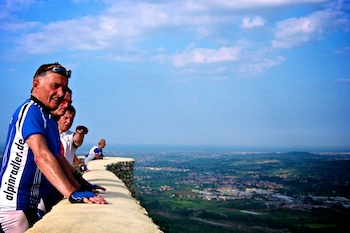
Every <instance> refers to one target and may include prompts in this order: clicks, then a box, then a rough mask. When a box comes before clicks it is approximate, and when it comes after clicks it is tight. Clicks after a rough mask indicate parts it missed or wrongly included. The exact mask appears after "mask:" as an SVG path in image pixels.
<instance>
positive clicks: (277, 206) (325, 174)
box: [135, 153, 350, 233]
mask: <svg viewBox="0 0 350 233" xmlns="http://www.w3.org/2000/svg"><path fill="white" fill-rule="evenodd" d="M148 156H152V159H151V161H152V162H143V161H142V160H140V162H136V167H135V186H136V189H137V193H138V198H139V200H140V202H141V204H142V205H143V206H144V207H145V208H146V209H147V211H148V212H149V215H150V216H151V217H152V219H153V220H154V222H155V223H156V224H158V225H159V226H160V227H161V229H162V230H163V231H164V232H167V233H175V232H178V233H180V232H191V233H192V232H194V233H195V232H210V233H213V232H345V231H348V230H349V229H350V228H349V226H348V219H349V217H350V209H349V208H345V207H344V206H343V205H341V204H339V203H338V202H335V201H334V199H332V198H333V197H344V199H345V200H346V198H349V195H350V192H349V181H350V179H349V177H350V172H349V171H348V169H347V168H348V167H350V159H348V158H347V157H344V156H336V155H332V156H320V155H312V154H310V153H305V154H303V153H297V154H294V153H291V154H289V155H276V154H263V155H250V156H249V155H245V156H236V155H234V156H233V155H222V156H212V155H207V154H203V153H196V154H194V155H192V156H188V155H187V154H186V155H184V156H181V155H180V154H176V156H171V155H169V156H167V155H164V154H161V155H158V154H152V155H148ZM143 157H145V155H143ZM175 157H176V159H174V158H175ZM136 161H137V158H136ZM149 167H157V168H158V170H151V169H149ZM181 169H182V170H181ZM228 187H235V188H236V189H237V190H241V191H242V193H243V194H244V193H245V192H244V190H246V189H254V190H255V189H256V190H265V189H266V190H269V193H268V194H265V193H259V192H250V193H249V195H251V196H244V195H243V196H241V197H234V198H231V199H226V198H227V197H232V195H231V194H230V193H223V192H222V190H225V191H227V190H230V188H228ZM195 190H196V191H195ZM208 192H210V193H211V195H209V197H217V198H216V199H215V198H214V199H211V200H206V199H205V198H206V197H208V196H206V195H205V194H207V193H208ZM274 194H283V195H288V196H289V197H291V198H293V199H292V200H293V201H294V202H295V203H293V204H294V206H293V205H290V203H289V202H288V200H286V201H285V200H283V201H281V199H278V198H277V197H276V196H274ZM314 195H316V196H326V198H323V197H322V198H323V199H322V198H321V199H320V200H318V199H316V200H315V199H314V198H313V197H314ZM328 197H329V198H328Z"/></svg>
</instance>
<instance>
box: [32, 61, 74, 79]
mask: <svg viewBox="0 0 350 233" xmlns="http://www.w3.org/2000/svg"><path fill="white" fill-rule="evenodd" d="M45 71H51V72H54V73H56V74H60V75H63V76H65V77H67V78H70V76H71V74H72V71H71V70H66V68H64V67H63V66H61V65H60V64H59V63H51V64H44V65H41V66H40V67H39V69H38V70H37V71H36V73H35V75H34V78H35V77H36V76H37V75H39V74H41V73H43V72H45Z"/></svg>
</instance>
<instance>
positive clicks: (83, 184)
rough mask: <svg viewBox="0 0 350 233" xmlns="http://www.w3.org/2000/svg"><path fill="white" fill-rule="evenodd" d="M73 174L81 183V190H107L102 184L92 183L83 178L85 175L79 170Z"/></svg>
mask: <svg viewBox="0 0 350 233" xmlns="http://www.w3.org/2000/svg"><path fill="white" fill-rule="evenodd" d="M73 176H74V178H75V179H76V180H77V181H78V183H79V184H80V189H79V191H90V192H91V191H94V192H96V193H98V191H96V189H101V190H103V191H106V188H104V187H102V186H100V185H96V184H91V183H90V182H89V181H87V180H85V179H84V178H83V176H82V175H81V174H80V172H78V171H74V173H73Z"/></svg>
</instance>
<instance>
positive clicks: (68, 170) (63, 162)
mask: <svg viewBox="0 0 350 233" xmlns="http://www.w3.org/2000/svg"><path fill="white" fill-rule="evenodd" d="M56 159H57V161H58V163H59V164H60V166H61V168H62V171H63V173H64V174H65V175H66V177H67V179H68V180H69V182H70V183H71V184H72V185H73V186H74V187H75V188H76V189H79V188H80V184H79V183H78V182H77V180H76V179H75V178H74V177H73V175H72V174H73V173H74V172H75V171H76V169H75V168H74V167H73V166H72V165H71V164H70V163H69V162H68V161H67V159H66V158H65V157H64V156H63V155H59V156H57V157H56Z"/></svg>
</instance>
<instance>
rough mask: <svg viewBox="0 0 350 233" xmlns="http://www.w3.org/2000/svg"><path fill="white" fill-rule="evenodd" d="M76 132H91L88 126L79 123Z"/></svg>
mask: <svg viewBox="0 0 350 233" xmlns="http://www.w3.org/2000/svg"><path fill="white" fill-rule="evenodd" d="M75 132H76V133H78V134H87V133H88V132H89V130H88V128H86V127H85V126H83V125H79V126H77V128H76V129H75Z"/></svg>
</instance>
